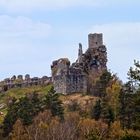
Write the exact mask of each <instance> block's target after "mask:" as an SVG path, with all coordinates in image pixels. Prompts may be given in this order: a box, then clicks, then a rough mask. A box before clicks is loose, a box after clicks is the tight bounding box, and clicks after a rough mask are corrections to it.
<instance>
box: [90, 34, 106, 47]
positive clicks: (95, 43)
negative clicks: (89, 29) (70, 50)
mask: <svg viewBox="0 0 140 140" xmlns="http://www.w3.org/2000/svg"><path fill="white" fill-rule="evenodd" d="M88 45H89V48H97V47H99V46H102V45H103V34H101V33H100V34H97V33H95V34H89V35H88Z"/></svg>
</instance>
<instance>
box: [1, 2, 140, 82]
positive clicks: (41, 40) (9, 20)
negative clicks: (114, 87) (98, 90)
mask: <svg viewBox="0 0 140 140" xmlns="http://www.w3.org/2000/svg"><path fill="white" fill-rule="evenodd" d="M139 7H140V0H116V1H115V0H106V1H105V0H0V80H3V79H5V78H7V77H12V76H13V75H19V74H22V75H25V74H30V75H31V77H34V76H35V77H36V76H38V77H42V76H44V75H48V76H50V75H51V69H50V66H51V64H52V61H54V60H57V59H59V58H65V57H68V58H69V59H70V60H71V62H74V61H75V60H76V59H77V53H78V44H79V43H82V45H83V50H84V51H86V49H87V48H88V34H89V33H103V39H104V44H105V45H106V47H107V50H108V64H107V65H108V69H110V70H111V71H112V72H113V73H116V74H117V76H118V77H119V78H120V79H121V80H123V81H126V80H127V72H128V70H129V68H130V66H133V61H134V59H136V60H140V10H139Z"/></svg>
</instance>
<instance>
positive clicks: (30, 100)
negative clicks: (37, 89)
mask: <svg viewBox="0 0 140 140" xmlns="http://www.w3.org/2000/svg"><path fill="white" fill-rule="evenodd" d="M41 106H42V104H41V102H40V100H39V97H38V94H36V93H33V94H30V96H29V97H28V96H25V97H22V98H20V99H19V101H17V100H15V101H14V102H13V103H12V105H11V106H9V109H8V113H7V114H6V116H5V119H4V122H3V130H4V135H5V136H6V135H7V134H9V133H10V132H11V131H12V128H13V125H14V123H15V122H16V120H17V119H21V120H22V122H23V124H25V125H29V124H31V123H32V120H33V118H34V116H35V115H37V114H38V112H39V111H40V110H41Z"/></svg>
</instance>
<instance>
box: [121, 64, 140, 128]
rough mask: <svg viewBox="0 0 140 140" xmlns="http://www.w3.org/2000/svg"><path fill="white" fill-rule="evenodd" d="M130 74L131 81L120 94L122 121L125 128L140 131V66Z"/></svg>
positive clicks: (136, 66) (132, 69)
mask: <svg viewBox="0 0 140 140" xmlns="http://www.w3.org/2000/svg"><path fill="white" fill-rule="evenodd" d="M134 66H135V68H132V67H131V68H130V70H129V72H128V76H129V81H128V82H127V83H126V84H125V85H124V86H123V88H122V90H121V92H120V121H121V125H122V127H123V128H128V129H133V130H140V90H139V89H140V85H139V82H140V64H139V61H134Z"/></svg>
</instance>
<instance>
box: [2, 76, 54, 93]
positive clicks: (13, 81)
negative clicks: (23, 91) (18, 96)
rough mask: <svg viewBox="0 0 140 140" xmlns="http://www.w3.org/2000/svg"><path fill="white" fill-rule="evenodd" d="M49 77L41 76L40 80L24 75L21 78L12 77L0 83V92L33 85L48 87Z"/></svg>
mask: <svg viewBox="0 0 140 140" xmlns="http://www.w3.org/2000/svg"><path fill="white" fill-rule="evenodd" d="M51 80H52V79H51V77H47V76H43V77H42V78H38V77H33V78H30V75H29V74H26V75H25V77H24V78H23V76H22V75H18V76H17V77H16V76H15V75H14V76H13V77H11V78H6V79H4V80H3V81H1V82H0V92H5V91H7V90H9V89H11V88H17V87H30V86H33V85H48V84H49V83H51Z"/></svg>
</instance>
